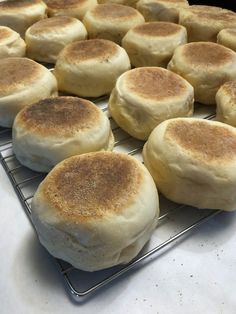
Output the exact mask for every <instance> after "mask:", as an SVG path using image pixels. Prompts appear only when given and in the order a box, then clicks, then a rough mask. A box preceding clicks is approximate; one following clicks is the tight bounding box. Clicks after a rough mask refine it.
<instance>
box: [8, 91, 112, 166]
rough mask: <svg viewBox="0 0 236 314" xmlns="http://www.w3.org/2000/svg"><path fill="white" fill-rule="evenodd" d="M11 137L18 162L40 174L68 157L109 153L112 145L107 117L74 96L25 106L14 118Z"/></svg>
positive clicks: (92, 105) (95, 107)
mask: <svg viewBox="0 0 236 314" xmlns="http://www.w3.org/2000/svg"><path fill="white" fill-rule="evenodd" d="M12 134H13V150H14V153H15V155H16V157H17V159H18V160H19V161H20V163H21V164H23V165H24V166H26V167H28V168H30V169H32V170H35V171H40V172H48V171H50V170H51V168H53V167H54V166H55V165H56V164H57V163H59V162H60V161H62V160H64V159H66V158H68V157H70V156H73V155H79V154H83V153H88V152H93V151H100V150H112V148H113V145H114V137H113V134H112V132H111V128H110V122H109V119H108V118H107V116H106V115H105V114H104V113H103V112H102V110H101V109H99V108H98V107H97V106H95V105H94V104H93V103H92V102H90V101H88V100H85V99H82V98H77V97H52V98H47V99H44V100H41V101H39V102H37V103H34V104H31V105H29V106H26V107H25V108H24V109H22V110H21V111H20V112H19V113H18V115H17V116H16V118H15V121H14V125H13V132H12Z"/></svg>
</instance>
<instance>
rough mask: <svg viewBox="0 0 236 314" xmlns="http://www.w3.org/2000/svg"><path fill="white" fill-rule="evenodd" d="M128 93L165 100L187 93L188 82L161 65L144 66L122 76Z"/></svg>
mask: <svg viewBox="0 0 236 314" xmlns="http://www.w3.org/2000/svg"><path fill="white" fill-rule="evenodd" d="M122 79H123V84H124V85H126V88H127V91H128V93H134V94H135V95H137V96H140V97H142V98H147V99H151V100H156V101H158V100H163V99H167V98H173V97H179V96H180V95H181V94H182V93H186V89H187V82H186V81H185V80H184V79H183V78H181V77H180V76H179V75H177V74H175V73H173V72H171V71H168V70H165V69H163V68H159V67H142V68H136V69H133V70H130V71H128V72H126V73H125V74H123V76H122Z"/></svg>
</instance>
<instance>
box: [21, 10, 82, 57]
mask: <svg viewBox="0 0 236 314" xmlns="http://www.w3.org/2000/svg"><path fill="white" fill-rule="evenodd" d="M86 38H87V31H86V28H85V27H84V25H83V23H82V22H80V21H79V20H78V19H76V18H74V17H71V16H55V17H51V18H50V19H44V20H41V21H38V22H37V23H35V24H33V25H32V26H31V27H30V28H28V30H27V31H26V34H25V41H26V44H27V56H28V57H29V58H31V59H34V60H37V61H41V62H49V63H55V62H56V60H57V57H58V55H59V53H60V52H61V50H62V49H63V48H64V47H65V46H66V45H67V44H68V43H71V42H73V41H77V40H84V39H86Z"/></svg>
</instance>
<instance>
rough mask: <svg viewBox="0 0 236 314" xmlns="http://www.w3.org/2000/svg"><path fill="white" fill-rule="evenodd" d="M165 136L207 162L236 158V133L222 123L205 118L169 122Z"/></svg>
mask: <svg viewBox="0 0 236 314" xmlns="http://www.w3.org/2000/svg"><path fill="white" fill-rule="evenodd" d="M165 138H167V139H170V140H171V141H172V142H175V143H177V144H178V145H179V146H180V147H181V148H183V149H185V150H186V151H188V152H191V153H192V154H194V156H195V157H196V158H199V159H201V160H203V161H205V162H207V161H214V160H217V161H229V160H232V159H236V135H235V133H233V132H231V131H230V130H229V129H228V128H226V127H224V126H223V125H222V127H221V126H219V125H215V124H213V123H212V124H209V123H207V122H206V121H204V120H200V119H199V120H197V121H196V120H195V121H184V120H182V119H181V120H177V121H172V122H170V123H169V125H168V126H167V129H166V133H165Z"/></svg>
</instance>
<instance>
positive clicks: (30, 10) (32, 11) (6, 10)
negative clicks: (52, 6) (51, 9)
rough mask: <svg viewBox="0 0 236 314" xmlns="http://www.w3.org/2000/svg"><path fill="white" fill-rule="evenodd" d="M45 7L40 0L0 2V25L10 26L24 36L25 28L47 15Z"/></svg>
mask: <svg viewBox="0 0 236 314" xmlns="http://www.w3.org/2000/svg"><path fill="white" fill-rule="evenodd" d="M46 9H47V6H46V4H45V3H44V2H43V1H41V0H21V1H17V0H10V1H3V2H0V25H2V26H8V27H10V28H11V29H13V30H14V31H16V32H17V33H19V34H20V35H21V37H23V38H24V36H25V32H26V30H27V28H29V27H30V26H31V25H32V24H34V23H35V22H37V21H39V20H41V19H44V18H46V17H47V14H46Z"/></svg>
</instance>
